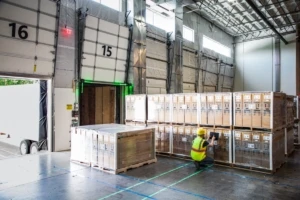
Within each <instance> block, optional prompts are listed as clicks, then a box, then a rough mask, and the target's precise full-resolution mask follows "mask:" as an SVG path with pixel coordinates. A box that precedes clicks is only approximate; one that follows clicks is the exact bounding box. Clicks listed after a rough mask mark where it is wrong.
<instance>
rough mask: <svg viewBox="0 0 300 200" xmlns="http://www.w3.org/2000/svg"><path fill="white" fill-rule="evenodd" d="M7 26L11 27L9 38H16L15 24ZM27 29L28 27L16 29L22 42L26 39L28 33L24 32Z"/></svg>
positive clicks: (23, 26)
mask: <svg viewBox="0 0 300 200" xmlns="http://www.w3.org/2000/svg"><path fill="white" fill-rule="evenodd" d="M9 26H10V27H12V32H11V37H16V27H17V25H16V23H10V24H9ZM27 28H28V27H27V26H25V25H22V26H20V27H19V29H18V36H19V38H21V39H23V40H25V39H27V38H28V32H27V31H26V29H27Z"/></svg>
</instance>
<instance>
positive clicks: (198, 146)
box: [191, 137, 206, 161]
mask: <svg viewBox="0 0 300 200" xmlns="http://www.w3.org/2000/svg"><path fill="white" fill-rule="evenodd" d="M204 142H205V140H204V139H203V138H201V137H197V138H195V140H194V141H193V145H192V149H191V157H192V158H193V160H196V161H201V160H203V159H204V158H205V157H206V147H203V144H204Z"/></svg>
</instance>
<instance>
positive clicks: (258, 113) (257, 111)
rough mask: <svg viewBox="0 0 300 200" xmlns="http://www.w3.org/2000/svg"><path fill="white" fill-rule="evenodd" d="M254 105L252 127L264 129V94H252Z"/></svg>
mask: <svg viewBox="0 0 300 200" xmlns="http://www.w3.org/2000/svg"><path fill="white" fill-rule="evenodd" d="M252 103H253V108H252V109H253V110H252V118H251V120H252V127H256V128H260V127H262V94H261V93H254V94H252Z"/></svg>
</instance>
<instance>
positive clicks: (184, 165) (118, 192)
mask: <svg viewBox="0 0 300 200" xmlns="http://www.w3.org/2000/svg"><path fill="white" fill-rule="evenodd" d="M189 164H191V162H190V163H187V164H184V165H181V166H180V167H176V168H175V169H171V170H169V171H167V172H164V173H162V174H159V175H157V176H154V177H152V178H149V179H147V180H145V181H143V182H140V183H137V184H135V185H132V186H130V187H127V188H125V189H122V190H120V191H118V192H115V193H112V194H110V195H107V196H105V197H102V198H100V199H99V200H102V199H106V198H109V197H111V196H113V195H116V194H119V193H121V192H124V191H126V190H129V189H131V188H134V187H136V186H139V185H141V184H143V183H146V182H148V181H151V180H153V179H156V178H158V177H161V176H164V175H166V174H169V173H171V172H173V171H176V170H178V169H181V168H183V167H185V166H187V165H189Z"/></svg>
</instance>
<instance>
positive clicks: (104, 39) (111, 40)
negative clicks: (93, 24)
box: [98, 32, 118, 47]
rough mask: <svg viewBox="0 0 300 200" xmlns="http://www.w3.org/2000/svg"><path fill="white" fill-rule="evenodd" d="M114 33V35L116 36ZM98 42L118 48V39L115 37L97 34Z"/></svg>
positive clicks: (101, 33)
mask: <svg viewBox="0 0 300 200" xmlns="http://www.w3.org/2000/svg"><path fill="white" fill-rule="evenodd" d="M116 33H117V32H115V33H114V34H116ZM98 42H99V43H101V44H108V45H111V46H115V47H116V46H118V45H117V44H118V37H117V36H115V35H110V34H108V33H103V32H98Z"/></svg>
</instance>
